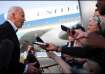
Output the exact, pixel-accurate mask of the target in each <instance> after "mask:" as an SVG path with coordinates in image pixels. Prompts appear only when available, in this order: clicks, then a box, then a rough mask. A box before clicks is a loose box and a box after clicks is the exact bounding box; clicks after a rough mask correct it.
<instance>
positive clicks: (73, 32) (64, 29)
mask: <svg viewBox="0 0 105 74" xmlns="http://www.w3.org/2000/svg"><path fill="white" fill-rule="evenodd" d="M61 29H62V30H63V31H66V32H67V31H69V32H71V34H72V35H74V34H75V30H74V28H72V29H70V28H69V27H66V26H64V25H61Z"/></svg>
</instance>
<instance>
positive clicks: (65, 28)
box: [61, 25, 70, 32]
mask: <svg viewBox="0 0 105 74" xmlns="http://www.w3.org/2000/svg"><path fill="white" fill-rule="evenodd" d="M61 29H62V30H63V31H66V32H67V31H68V30H70V28H68V27H66V26H64V25H61Z"/></svg>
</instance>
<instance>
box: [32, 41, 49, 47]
mask: <svg viewBox="0 0 105 74" xmlns="http://www.w3.org/2000/svg"><path fill="white" fill-rule="evenodd" d="M33 44H36V45H42V46H48V44H47V43H42V42H34V43H33Z"/></svg>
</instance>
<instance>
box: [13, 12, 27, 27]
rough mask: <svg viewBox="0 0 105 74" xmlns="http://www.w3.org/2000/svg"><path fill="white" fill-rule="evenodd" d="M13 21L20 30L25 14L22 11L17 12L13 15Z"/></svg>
mask: <svg viewBox="0 0 105 74" xmlns="http://www.w3.org/2000/svg"><path fill="white" fill-rule="evenodd" d="M14 20H15V25H16V27H17V28H21V27H22V25H23V23H24V21H25V14H24V11H23V10H18V11H17V12H16V13H14Z"/></svg>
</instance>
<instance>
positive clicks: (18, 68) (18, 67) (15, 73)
mask: <svg viewBox="0 0 105 74" xmlns="http://www.w3.org/2000/svg"><path fill="white" fill-rule="evenodd" d="M5 39H8V40H10V41H11V42H12V43H13V45H12V47H13V49H11V48H9V47H8V48H6V46H7V45H5V48H2V49H0V52H1V54H0V56H2V55H3V57H6V56H8V57H6V58H3V57H0V63H2V64H5V63H7V62H8V65H5V66H3V67H2V68H1V70H0V74H23V71H24V67H25V65H24V64H22V63H19V59H20V45H19V41H18V38H17V36H16V32H15V31H14V29H13V27H12V26H11V24H10V23H9V22H7V21H6V22H4V23H3V24H2V25H0V42H1V41H2V40H5ZM4 49H5V50H4ZM2 52H3V53H2ZM7 54H9V55H7ZM6 61H7V62H6Z"/></svg>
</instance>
